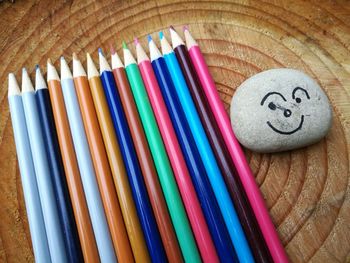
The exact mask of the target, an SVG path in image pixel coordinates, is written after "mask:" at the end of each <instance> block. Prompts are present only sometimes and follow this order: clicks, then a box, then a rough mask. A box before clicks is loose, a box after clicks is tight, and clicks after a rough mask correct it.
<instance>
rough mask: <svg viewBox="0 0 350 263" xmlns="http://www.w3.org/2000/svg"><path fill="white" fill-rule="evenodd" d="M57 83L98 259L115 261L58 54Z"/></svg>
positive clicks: (68, 73) (70, 80) (82, 133)
mask: <svg viewBox="0 0 350 263" xmlns="http://www.w3.org/2000/svg"><path fill="white" fill-rule="evenodd" d="M61 86H62V92H63V98H64V103H65V105H66V110H67V116H68V121H69V126H70V130H71V132H72V138H73V144H74V149H75V152H76V155H77V160H78V166H79V170H80V174H81V181H82V183H83V188H84V192H85V197H86V202H87V206H88V209H89V214H90V218H91V224H92V228H93V231H94V234H95V239H96V244H97V248H98V252H99V255H100V259H101V262H108V263H109V262H117V258H116V255H115V252H114V247H113V243H112V239H111V235H110V232H109V229H108V225H107V219H106V215H105V212H104V209H103V205H102V200H101V196H100V192H99V189H98V185H97V181H96V175H95V170H94V166H93V163H92V159H91V155H90V150H89V145H88V141H87V138H86V134H85V130H84V124H83V119H82V116H81V113H80V109H79V103H78V98H77V94H76V92H75V87H74V82H73V76H72V73H71V71H70V69H69V67H68V64H67V62H66V61H65V59H64V58H63V57H61Z"/></svg>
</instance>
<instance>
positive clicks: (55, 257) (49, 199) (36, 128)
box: [22, 68, 67, 262]
mask: <svg viewBox="0 0 350 263" xmlns="http://www.w3.org/2000/svg"><path fill="white" fill-rule="evenodd" d="M22 101H23V108H24V115H25V119H26V123H27V129H28V135H29V142H30V148H31V151H32V156H33V162H34V169H35V173H36V180H37V183H38V190H39V196H40V201H41V208H42V211H43V216H44V222H45V229H46V234H47V240H48V244H49V249H50V255H51V260H52V262H67V255H66V250H65V247H64V242H63V236H62V229H61V225H60V222H59V219H58V211H57V206H56V201H55V195H54V192H53V187H52V181H51V177H50V169H49V162H48V160H47V156H46V153H45V145H44V140H43V135H42V130H41V126H40V120H39V113H38V108H37V105H36V102H35V93H34V88H33V85H32V82H31V80H30V78H29V75H28V72H27V70H26V69H25V68H23V71H22Z"/></svg>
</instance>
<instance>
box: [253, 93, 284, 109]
mask: <svg viewBox="0 0 350 263" xmlns="http://www.w3.org/2000/svg"><path fill="white" fill-rule="evenodd" d="M274 94H276V95H279V96H281V98H282V99H283V100H284V101H287V100H286V99H285V97H283V95H282V94H281V93H279V92H277V91H272V92H269V93H267V94H266V95H265V96H264V98H263V99H262V100H261V102H260V105H261V106H262V105H264V102H265V100H266V99H267V97H268V96H270V95H274Z"/></svg>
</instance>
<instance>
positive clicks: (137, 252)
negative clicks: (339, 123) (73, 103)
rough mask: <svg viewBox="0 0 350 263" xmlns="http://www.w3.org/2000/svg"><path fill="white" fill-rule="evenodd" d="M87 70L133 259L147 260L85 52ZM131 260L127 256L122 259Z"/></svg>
mask: <svg viewBox="0 0 350 263" xmlns="http://www.w3.org/2000/svg"><path fill="white" fill-rule="evenodd" d="M87 72H88V79H89V83H90V90H91V94H92V98H93V101H94V104H95V109H96V113H97V118H98V121H99V123H100V128H101V132H102V137H103V140H104V143H105V147H106V151H107V156H108V159H109V164H110V166H111V170H112V174H113V178H114V184H115V187H116V189H117V194H118V197H119V200H120V206H121V209H122V213H123V216H124V220H125V222H126V224H125V225H126V229H127V231H128V234H129V239H130V243H131V247H132V250H133V252H134V256H135V260H136V262H149V254H148V251H147V246H146V242H145V239H144V236H143V232H142V229H141V225H140V222H139V219H138V217H137V211H136V208H135V204H134V200H133V197H132V193H131V188H130V185H129V181H128V176H127V174H126V170H125V166H124V162H123V158H122V155H121V152H120V149H119V144H118V140H117V136H116V134H115V131H114V126H113V122H112V118H111V115H110V112H109V108H108V104H107V100H106V97H105V94H104V90H103V87H102V83H101V79H100V74H99V73H98V71H97V69H96V67H95V64H94V62H93V60H92V59H91V56H90V54H87ZM121 261H122V262H130V260H128V259H125V260H121Z"/></svg>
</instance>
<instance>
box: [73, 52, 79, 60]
mask: <svg viewBox="0 0 350 263" xmlns="http://www.w3.org/2000/svg"><path fill="white" fill-rule="evenodd" d="M73 59H74V60H78V56H77V54H75V52H73Z"/></svg>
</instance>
